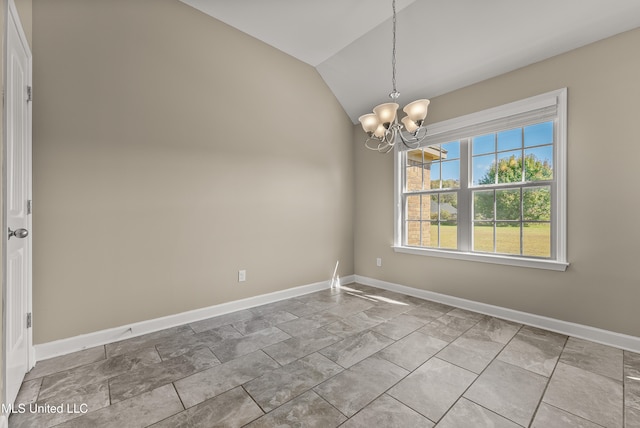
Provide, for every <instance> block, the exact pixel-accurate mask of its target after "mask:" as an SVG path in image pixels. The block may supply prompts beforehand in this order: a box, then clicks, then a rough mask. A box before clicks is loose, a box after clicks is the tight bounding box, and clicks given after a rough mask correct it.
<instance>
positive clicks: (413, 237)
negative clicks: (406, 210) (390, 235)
mask: <svg viewBox="0 0 640 428" xmlns="http://www.w3.org/2000/svg"><path fill="white" fill-rule="evenodd" d="M407 245H410V246H413V247H419V246H420V222H419V221H408V222H407Z"/></svg>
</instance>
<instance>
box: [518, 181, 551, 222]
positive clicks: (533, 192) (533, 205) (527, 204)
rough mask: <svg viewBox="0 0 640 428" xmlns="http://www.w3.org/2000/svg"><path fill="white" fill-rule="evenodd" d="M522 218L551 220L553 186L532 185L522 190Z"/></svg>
mask: <svg viewBox="0 0 640 428" xmlns="http://www.w3.org/2000/svg"><path fill="white" fill-rule="evenodd" d="M522 219H523V220H537V221H549V220H550V219H551V187H550V186H543V187H530V188H527V189H524V190H523V192H522Z"/></svg>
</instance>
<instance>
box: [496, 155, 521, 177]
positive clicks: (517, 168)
mask: <svg viewBox="0 0 640 428" xmlns="http://www.w3.org/2000/svg"><path fill="white" fill-rule="evenodd" d="M521 181H522V151H520V150H514V151H511V152H504V153H500V154H499V155H498V183H519V182H521Z"/></svg>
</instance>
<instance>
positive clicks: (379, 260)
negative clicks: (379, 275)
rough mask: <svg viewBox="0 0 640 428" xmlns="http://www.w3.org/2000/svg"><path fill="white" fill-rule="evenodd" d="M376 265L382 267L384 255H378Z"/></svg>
mask: <svg viewBox="0 0 640 428" xmlns="http://www.w3.org/2000/svg"><path fill="white" fill-rule="evenodd" d="M376 266H378V267H381V266H382V257H378V258H377V259H376Z"/></svg>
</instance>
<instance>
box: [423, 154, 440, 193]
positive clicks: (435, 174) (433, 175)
mask: <svg viewBox="0 0 640 428" xmlns="http://www.w3.org/2000/svg"><path fill="white" fill-rule="evenodd" d="M440 164H441V163H440V161H438V162H433V163H432V164H431V167H430V168H427V169H425V171H424V172H425V183H428V182H430V183H431V184H430V187H429V188H430V189H439V188H440ZM429 177H430V178H429Z"/></svg>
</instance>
